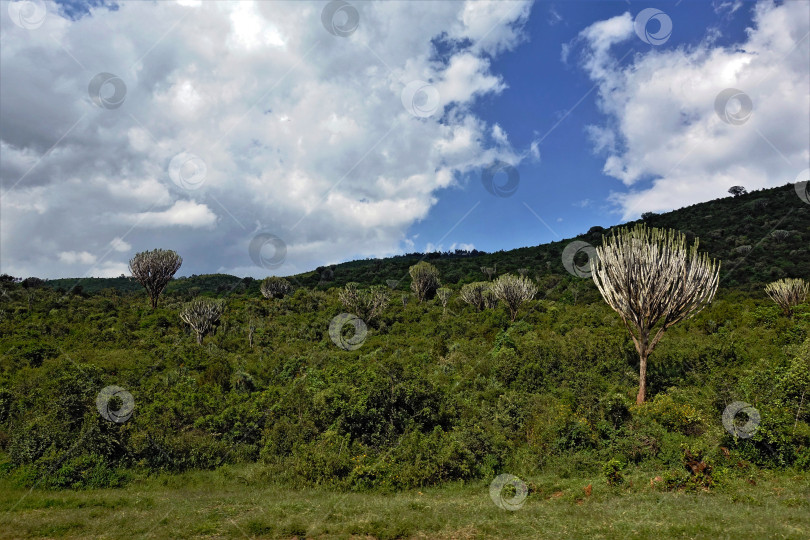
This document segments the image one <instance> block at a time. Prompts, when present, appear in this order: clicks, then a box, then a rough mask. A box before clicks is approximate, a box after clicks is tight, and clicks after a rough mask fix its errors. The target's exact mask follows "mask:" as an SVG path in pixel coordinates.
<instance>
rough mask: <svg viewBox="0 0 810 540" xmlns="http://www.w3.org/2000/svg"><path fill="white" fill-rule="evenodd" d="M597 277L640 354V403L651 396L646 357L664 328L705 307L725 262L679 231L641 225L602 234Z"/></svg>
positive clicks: (713, 292) (712, 296) (594, 267)
mask: <svg viewBox="0 0 810 540" xmlns="http://www.w3.org/2000/svg"><path fill="white" fill-rule="evenodd" d="M592 264H593V280H594V283H596V287H597V288H598V289H599V292H600V293H601V294H602V297H603V298H604V299H605V302H607V303H608V305H609V306H610V307H611V308H613V309H614V310H615V311H616V312H617V313H618V314H619V316H620V317H621V318H622V321H623V322H624V325H625V327H627V330H628V331H629V332H630V336H631V337H632V339H633V343H634V344H635V346H636V351H637V352H638V356H639V388H638V396H637V397H636V402H637V403H639V404H641V403H644V400H645V398H646V395H647V359H648V357H649V356H650V353H651V352H652V351H653V349H655V346H656V345H657V344H658V342H659V341H660V340H661V337H663V335H664V332H666V330H667V329H668V328H670V327H671V326H673V325H675V324H677V323H678V322H680V321H682V320H684V319H687V318H689V317H692V316H694V315H695V314H697V313H698V312H700V311H701V310H702V309H703V308H704V307H705V306H706V305H707V304H708V303H709V302H711V301H712V299H713V298H714V295H715V293H716V292H717V285H718V283H719V275H720V263H719V262H716V261H714V260H710V259H709V257H708V255H706V254H705V253H698V240H697V239H695V243H694V245H693V246H692V247H687V245H686V236H685V235H683V234H682V233H679V232H677V231H674V230H664V229H656V228H648V227H647V226H646V225H644V224H641V225H636V226H635V227H633V228H624V229H620V230H619V231H618V232H614V233H613V234H612V235H611V236H610V237H603V242H602V245H601V246H600V247H597V248H596V257H595V261H593V262H592Z"/></svg>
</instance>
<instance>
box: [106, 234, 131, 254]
mask: <svg viewBox="0 0 810 540" xmlns="http://www.w3.org/2000/svg"><path fill="white" fill-rule="evenodd" d="M110 247H111V248H112V249H114V250H115V251H121V252H123V253H126V252H128V251H129V250H131V249H132V245H131V244H129V243H127V242H124V240H122V239H121V238H118V237H117V236H116V237H115V238H113V239H112V241H111V242H110Z"/></svg>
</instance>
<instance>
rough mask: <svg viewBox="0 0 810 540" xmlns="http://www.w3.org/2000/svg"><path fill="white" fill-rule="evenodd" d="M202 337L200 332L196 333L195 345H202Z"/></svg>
mask: <svg viewBox="0 0 810 540" xmlns="http://www.w3.org/2000/svg"><path fill="white" fill-rule="evenodd" d="M202 339H203V335H202V332H197V345H202Z"/></svg>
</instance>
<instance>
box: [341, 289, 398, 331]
mask: <svg viewBox="0 0 810 540" xmlns="http://www.w3.org/2000/svg"><path fill="white" fill-rule="evenodd" d="M338 298H339V299H340V301H341V303H342V304H343V306H344V307H345V308H346V309H347V310H348V311H350V312H352V313H354V314H355V315H357V316H358V317H360V318H361V319H363V321H364V322H367V323H368V322H371V321H373V320H374V319H376V318H377V317H379V316H380V315H381V314H382V312H383V311H385V308H386V307H388V301H389V298H390V297H389V295H388V289H386V288H385V287H383V286H381V285H376V286H373V287H371V288H369V289H358V288H357V283H354V282H349V283H347V284H346V287H344V288H343V290H341V291H340V292H339V293H338Z"/></svg>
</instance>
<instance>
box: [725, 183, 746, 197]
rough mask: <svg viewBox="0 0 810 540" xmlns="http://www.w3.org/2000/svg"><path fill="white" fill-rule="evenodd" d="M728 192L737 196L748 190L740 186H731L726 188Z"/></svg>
mask: <svg viewBox="0 0 810 540" xmlns="http://www.w3.org/2000/svg"><path fill="white" fill-rule="evenodd" d="M728 192H729V193H731V194H732V195H734V196H735V197H739V196H741V195H745V194H746V193H748V190H747V189H745V188H744V187H742V186H732V187H730V188H729V189H728Z"/></svg>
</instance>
